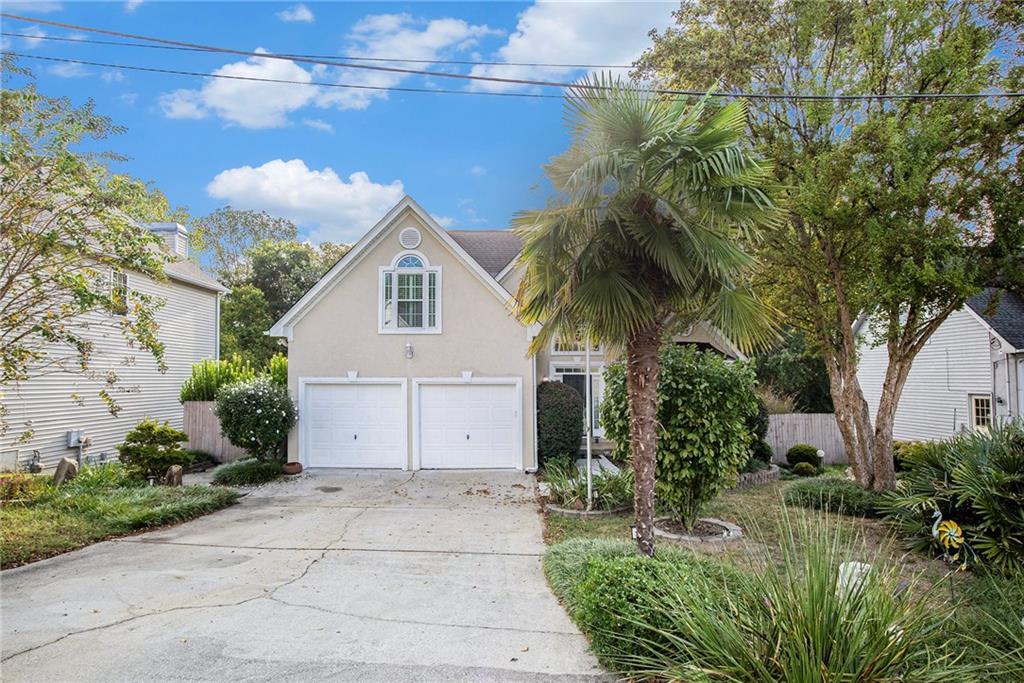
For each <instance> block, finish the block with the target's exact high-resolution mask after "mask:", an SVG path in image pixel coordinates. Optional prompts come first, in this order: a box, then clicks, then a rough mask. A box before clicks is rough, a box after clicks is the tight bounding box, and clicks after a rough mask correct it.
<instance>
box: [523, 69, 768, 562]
mask: <svg viewBox="0 0 1024 683" xmlns="http://www.w3.org/2000/svg"><path fill="white" fill-rule="evenodd" d="M565 108H566V118H567V122H568V126H569V130H570V131H571V133H572V137H573V141H572V144H571V146H570V148H569V149H568V150H567V151H566V152H564V153H562V154H561V155H560V156H558V157H555V158H554V159H553V160H552V161H551V163H549V164H548V165H547V166H546V168H545V170H546V173H547V176H548V178H549V179H550V181H551V183H552V185H553V186H554V187H555V189H556V190H557V191H558V193H559V194H558V196H557V197H556V198H555V199H554V200H553V201H552V202H551V203H550V205H549V206H548V207H547V208H545V209H543V210H540V211H527V212H523V213H521V214H519V215H518V216H517V217H516V219H515V225H516V229H517V231H518V233H519V234H520V235H521V236H522V238H523V253H522V257H521V258H522V263H523V264H524V266H525V270H524V275H523V279H522V281H521V283H520V286H519V292H518V297H517V299H518V302H519V303H518V314H519V316H520V317H521V319H522V320H524V321H525V322H527V323H534V322H541V323H543V327H542V328H541V331H540V333H539V334H538V335H537V337H536V338H535V339H534V340H533V343H532V347H531V349H532V351H533V352H534V353H536V352H537V351H539V350H541V349H543V348H545V347H546V346H547V345H548V344H549V343H550V342H551V341H552V340H553V339H555V338H557V337H561V338H573V337H574V336H575V337H576V338H589V340H590V341H595V342H596V341H599V342H603V343H605V344H609V345H611V346H615V347H619V348H624V349H625V356H626V391H627V396H628V403H629V414H630V424H629V442H630V449H631V452H632V461H633V468H634V471H635V474H636V477H635V495H634V505H635V513H636V532H637V539H638V544H639V546H640V549H641V551H642V552H644V553H645V554H648V555H652V554H653V553H654V533H653V522H654V501H653V492H654V483H655V463H656V458H657V442H658V436H657V388H658V379H659V371H660V365H659V358H658V352H659V348H660V346H661V344H662V341H663V336H664V335H663V332H664V331H665V328H666V325H667V324H668V323H669V319H670V318H678V319H690V320H692V321H699V320H708V321H710V322H712V323H714V324H715V325H717V326H718V327H719V328H720V329H722V331H723V332H724V333H726V334H728V335H730V336H731V337H732V338H734V339H736V340H737V341H738V342H739V343H741V344H742V345H744V346H746V347H748V348H749V346H750V345H751V344H752V343H755V342H761V341H763V340H765V339H766V338H767V337H768V336H769V335H770V334H771V332H770V329H771V325H770V320H771V312H770V311H769V310H768V309H767V308H766V307H765V306H764V305H763V304H761V303H760V302H759V301H758V300H757V298H756V297H754V296H753V295H752V293H751V292H750V291H749V289H748V288H747V287H746V286H745V284H744V281H745V275H746V272H747V270H748V269H749V268H750V266H751V265H752V259H751V257H750V256H749V255H748V254H747V253H746V252H745V251H744V250H743V248H742V246H741V245H742V243H743V242H744V241H749V240H752V239H753V238H754V237H755V235H756V232H757V229H758V228H759V227H760V226H762V225H764V224H766V223H770V222H771V221H772V220H773V217H774V216H775V215H776V212H775V210H774V209H773V205H772V202H771V200H770V199H769V196H768V194H767V192H766V185H767V181H768V179H769V177H770V176H771V169H770V167H769V166H768V165H767V164H764V163H763V162H762V161H761V160H760V159H759V158H758V157H756V156H755V155H753V154H752V153H751V152H750V150H749V149H748V148H747V146H746V145H745V144H744V142H743V134H744V128H745V118H746V108H745V107H744V105H743V104H742V103H740V102H736V103H733V104H730V105H729V106H727V107H724V108H722V109H720V110H719V111H718V112H715V113H714V114H710V115H709V112H708V111H707V106H706V103H705V102H704V101H700V102H698V103H696V104H693V105H689V104H687V103H686V102H685V101H682V100H669V99H665V98H661V97H657V96H651V95H649V94H647V93H644V92H642V91H641V90H638V89H636V88H635V87H633V86H632V85H629V84H625V83H623V82H620V81H617V80H612V79H610V78H604V77H594V78H591V79H587V80H586V81H585V82H584V83H582V84H581V85H580V86H578V87H575V88H572V89H570V91H569V94H568V98H567V101H566V107H565Z"/></svg>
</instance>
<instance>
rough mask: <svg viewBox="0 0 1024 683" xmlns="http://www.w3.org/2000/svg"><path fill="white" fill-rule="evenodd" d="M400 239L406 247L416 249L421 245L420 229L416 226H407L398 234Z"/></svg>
mask: <svg viewBox="0 0 1024 683" xmlns="http://www.w3.org/2000/svg"><path fill="white" fill-rule="evenodd" d="M398 241H399V242H400V243H401V245H402V246H403V247H405V248H406V249H415V248H416V247H418V246H420V231H419V230H417V229H416V228H405V229H404V230H402V232H400V233H399V234H398Z"/></svg>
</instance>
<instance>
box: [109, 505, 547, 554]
mask: <svg viewBox="0 0 1024 683" xmlns="http://www.w3.org/2000/svg"><path fill="white" fill-rule="evenodd" d="M357 516H358V515H357ZM353 519H355V517H353ZM110 542H111V543H138V544H147V545H178V546H185V547H191V548H225V549H228V550H273V551H282V550H283V551H289V550H290V551H295V552H302V551H305V552H309V551H317V550H325V551H327V552H350V553H411V554H415V553H423V554H425V555H494V556H495V557H542V556H543V555H544V553H542V552H537V553H527V552H522V553H513V552H505V551H497V550H493V551H492V550H416V549H411V548H367V547H357V546H341V547H331V546H326V547H324V546H298V547H286V546H276V545H228V544H226V543H189V542H188V541H161V540H159V539H157V540H135V541H128V540H124V539H113V540H111V541H110ZM337 542H338V541H335V543H337Z"/></svg>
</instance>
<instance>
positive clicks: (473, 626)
mask: <svg viewBox="0 0 1024 683" xmlns="http://www.w3.org/2000/svg"><path fill="white" fill-rule="evenodd" d="M267 599H268V600H271V601H273V602H277V603H280V604H282V605H288V606H289V607H298V608H300V609H311V610H314V611H317V612H323V613H325V614H333V615H336V616H340V617H351V618H353V619H365V620H367V621H382V622H385V623H388V624H411V625H413V626H440V627H442V628H463V629H480V630H484V631H512V632H515V633H533V634H537V635H562V636H580V637H582V635H581V634H580V633H579V631H576V632H573V631H553V630H548V629H532V628H517V627H515V626H484V625H479V624H446V623H443V622H439V621H422V620H419V619H394V618H391V617H377V616H373V615H371V614H356V613H354V612H343V611H341V610H334V609H329V608H327V607H320V606H318V605H307V604H304V603H297V602H288V601H287V600H282V599H281V598H279V597H276V596H273V595H270V596H267Z"/></svg>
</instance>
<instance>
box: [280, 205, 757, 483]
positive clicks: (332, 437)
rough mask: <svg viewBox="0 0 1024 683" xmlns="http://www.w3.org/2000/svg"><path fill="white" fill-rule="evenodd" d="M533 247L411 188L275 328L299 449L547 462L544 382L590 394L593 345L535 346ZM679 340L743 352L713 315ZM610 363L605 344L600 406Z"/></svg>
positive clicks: (412, 459) (340, 462)
mask: <svg viewBox="0 0 1024 683" xmlns="http://www.w3.org/2000/svg"><path fill="white" fill-rule="evenodd" d="M520 249H521V243H520V241H519V238H518V237H517V236H516V235H515V234H513V233H512V232H511V231H508V230H480V231H459V230H445V229H444V228H442V227H441V226H440V225H439V224H438V223H437V221H435V220H434V219H433V218H432V217H431V216H430V214H429V213H428V212H427V211H425V210H424V209H423V208H422V207H421V206H420V205H419V204H417V203H416V202H415V201H414V200H413V199H412V198H411V197H405V198H404V199H402V200H401V201H400V202H399V203H398V204H397V205H396V206H395V207H394V208H392V209H391V210H390V211H389V212H388V213H387V215H385V216H384V217H383V218H382V219H381V220H380V222H378V223H377V224H376V225H375V226H374V227H373V228H371V229H370V231H369V232H367V233H366V234H365V235H364V236H363V237H362V238H361V239H360V240H359V241H358V242H357V243H356V244H355V245H354V246H353V247H352V249H351V251H349V252H348V253H347V254H346V255H345V257H344V258H342V259H341V261H339V262H338V263H337V264H336V265H335V266H334V267H333V268H332V269H331V270H330V271H329V272H328V273H327V274H326V275H324V277H323V278H322V279H321V280H320V281H319V282H318V283H317V284H316V285H315V286H314V287H312V288H311V289H310V291H309V292H307V293H306V294H305V296H303V297H302V299H300V300H299V301H298V302H297V303H296V304H295V306H294V307H292V309H291V310H289V311H288V312H287V313H286V314H285V315H284V316H283V317H282V318H281V319H280V320H279V321H278V322H277V323H276V324H275V325H274V326H273V328H272V329H271V330H270V331H269V332H268V333H269V334H270V335H273V336H276V337H283V338H285V339H286V340H287V342H288V385H289V391H290V392H291V394H292V397H293V398H294V399H295V401H296V402H297V404H298V410H299V419H298V423H297V426H296V428H295V429H293V430H292V433H291V435H290V436H289V440H288V455H289V459H291V460H297V461H300V462H302V463H303V465H305V466H307V467H375V468H397V469H412V470H416V469H420V468H425V469H445V468H514V469H521V470H532V469H534V468H535V467H536V465H537V457H536V439H535V433H536V421H535V416H536V412H535V408H534V399H535V396H536V391H535V388H536V386H537V384H538V383H539V382H541V381H543V380H545V379H553V380H561V381H564V382H566V383H568V384H572V385H573V386H575V387H577V388H578V389H580V390H581V393H582V390H583V388H584V387H585V382H586V375H585V358H584V351H583V349H582V348H581V347H579V346H578V345H572V344H569V345H565V344H554V345H552V347H551V348H549V349H547V350H546V351H545V352H543V353H541V354H538V355H537V356H536V357H531V356H530V355H529V354H528V352H527V350H528V347H529V345H530V341H531V339H532V338H533V337H534V336H535V335H536V333H537V331H538V330H537V329H536V328H530V327H528V326H526V325H524V324H522V323H521V322H519V321H518V320H517V319H516V317H515V316H514V315H513V313H512V305H513V301H512V299H513V293H514V292H515V290H516V287H517V285H518V282H519V278H520V276H521V272H520V270H519V268H517V266H516V262H517V256H518V255H519V252H520ZM677 341H678V342H680V343H696V344H702V345H707V346H710V347H713V348H716V349H718V350H721V351H722V352H723V353H727V354H730V355H733V356H737V355H738V353H739V352H738V351H736V350H735V349H734V348H733V347H732V346H731V344H729V343H728V341H727V340H724V339H723V338H722V336H721V335H719V334H716V333H715V331H714V330H711V329H709V328H708V327H707V326H695V328H694V329H692V330H689V331H687V334H686V335H684V336H682V337H680V338H678V339H677ZM604 363H605V357H604V354H603V352H602V349H594V350H593V352H592V358H591V382H593V385H592V386H593V393H594V398H595V401H594V406H595V413H596V411H597V406H599V405H600V399H601V394H602V391H603V387H602V380H601V372H602V370H603V366H604ZM595 434H597V435H598V436H599V435H600V428H599V427H597V428H596V429H595Z"/></svg>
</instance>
